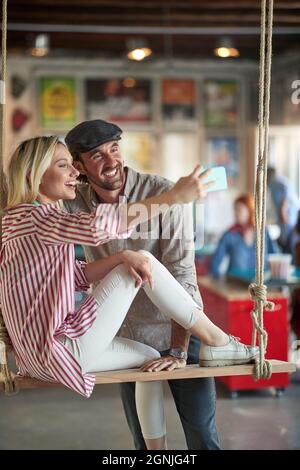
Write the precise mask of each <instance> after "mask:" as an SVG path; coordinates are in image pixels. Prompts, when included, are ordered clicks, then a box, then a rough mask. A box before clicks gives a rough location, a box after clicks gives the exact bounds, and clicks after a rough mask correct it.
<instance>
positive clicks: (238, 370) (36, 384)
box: [0, 359, 296, 390]
mask: <svg viewBox="0 0 300 470" xmlns="http://www.w3.org/2000/svg"><path fill="white" fill-rule="evenodd" d="M270 362H271V363H272V372H273V373H274V374H278V373H283V372H286V373H292V372H295V371H296V365H295V364H293V363H292V362H284V361H277V360H275V359H273V360H271V361H270ZM252 373H253V364H243V365H237V366H226V367H199V366H198V365H197V364H193V365H189V366H186V367H185V368H183V369H175V370H173V371H161V372H140V371H139V369H123V370H114V371H106V372H98V373H97V374H96V384H97V385H98V384H99V385H100V384H112V383H124V382H150V381H153V380H170V379H173V380H175V379H195V378H201V377H222V376H223V377H224V376H229V375H230V376H232V375H252ZM15 380H16V382H17V385H18V388H19V389H20V390H21V389H23V390H24V389H30V388H45V387H62V385H61V384H59V383H53V382H43V381H41V380H37V379H33V378H31V377H18V376H15ZM0 390H4V383H3V381H0Z"/></svg>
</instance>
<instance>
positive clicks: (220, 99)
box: [204, 79, 239, 127]
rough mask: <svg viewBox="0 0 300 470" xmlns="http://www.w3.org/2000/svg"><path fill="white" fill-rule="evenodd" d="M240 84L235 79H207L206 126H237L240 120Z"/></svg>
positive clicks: (205, 96) (205, 84)
mask: <svg viewBox="0 0 300 470" xmlns="http://www.w3.org/2000/svg"><path fill="white" fill-rule="evenodd" d="M238 95H239V85H238V82H236V81H234V80H210V79H209V80H205V82H204V119H205V125H206V127H235V126H236V125H237V120H238Z"/></svg>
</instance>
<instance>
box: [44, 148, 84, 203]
mask: <svg viewBox="0 0 300 470" xmlns="http://www.w3.org/2000/svg"><path fill="white" fill-rule="evenodd" d="M78 175H79V171H77V170H76V168H74V167H73V160H72V157H71V155H70V153H69V152H68V150H67V148H66V147H65V146H64V145H63V144H58V145H57V147H56V150H55V153H54V156H53V158H52V162H51V165H50V166H49V168H48V169H47V170H46V171H45V173H44V174H43V176H42V179H41V184H40V187H39V200H40V202H43V203H45V204H53V203H55V202H57V201H59V199H74V198H75V196H76V179H77V178H78Z"/></svg>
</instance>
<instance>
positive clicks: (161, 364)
mask: <svg viewBox="0 0 300 470" xmlns="http://www.w3.org/2000/svg"><path fill="white" fill-rule="evenodd" d="M185 366H186V360H185V359H179V358H177V357H174V356H163V357H160V358H158V359H151V360H150V361H147V362H146V363H145V364H143V365H142V367H141V368H140V371H141V372H159V371H161V370H174V369H182V368H183V367H185Z"/></svg>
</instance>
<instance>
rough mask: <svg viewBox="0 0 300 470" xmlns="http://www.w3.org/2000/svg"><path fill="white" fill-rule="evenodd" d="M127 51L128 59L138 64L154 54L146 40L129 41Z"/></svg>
mask: <svg viewBox="0 0 300 470" xmlns="http://www.w3.org/2000/svg"><path fill="white" fill-rule="evenodd" d="M127 50H128V52H127V57H128V59H130V60H136V61H138V62H140V61H141V60H143V59H145V58H146V57H149V56H150V55H151V54H152V50H151V49H150V47H148V44H147V42H146V41H145V40H144V39H129V40H128V41H127Z"/></svg>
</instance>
